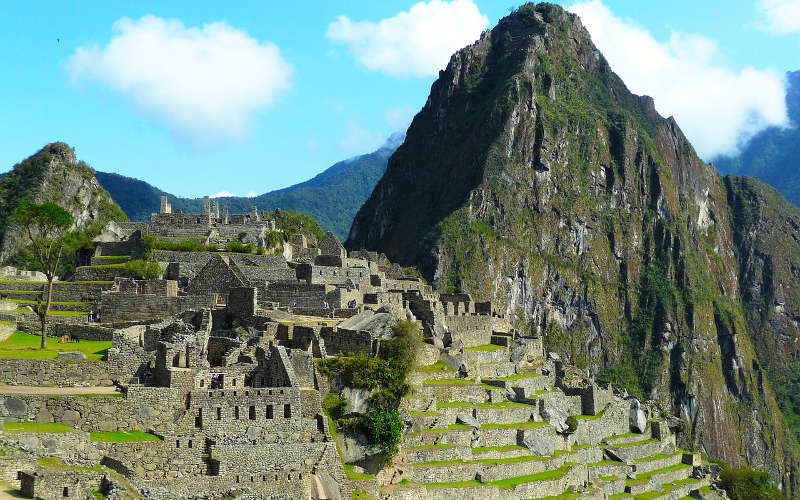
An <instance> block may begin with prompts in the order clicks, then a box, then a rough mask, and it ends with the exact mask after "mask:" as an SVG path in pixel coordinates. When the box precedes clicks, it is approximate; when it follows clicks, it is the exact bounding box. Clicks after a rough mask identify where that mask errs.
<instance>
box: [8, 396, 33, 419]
mask: <svg viewBox="0 0 800 500" xmlns="http://www.w3.org/2000/svg"><path fill="white" fill-rule="evenodd" d="M6 410H8V413H9V415H11V416H13V417H26V416H28V403H26V402H25V401H24V400H22V399H20V398H7V399H6Z"/></svg>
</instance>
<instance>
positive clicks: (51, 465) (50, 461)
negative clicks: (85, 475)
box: [36, 457, 104, 472]
mask: <svg viewBox="0 0 800 500" xmlns="http://www.w3.org/2000/svg"><path fill="white" fill-rule="evenodd" d="M36 463H38V464H39V465H41V466H42V467H45V468H48V469H73V470H83V471H97V472H101V471H103V470H104V468H103V466H102V465H95V466H93V467H78V466H75V465H67V464H65V463H64V461H63V460H61V459H60V458H58V457H42V458H39V459H37V460H36Z"/></svg>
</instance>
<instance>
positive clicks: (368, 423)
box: [361, 405, 403, 456]
mask: <svg viewBox="0 0 800 500" xmlns="http://www.w3.org/2000/svg"><path fill="white" fill-rule="evenodd" d="M361 426H362V427H363V429H364V433H365V434H366V435H367V437H368V438H369V440H370V442H371V443H374V444H377V445H378V447H379V448H380V449H381V451H382V452H384V453H385V454H386V455H387V456H392V455H394V454H395V453H397V445H398V443H400V438H402V437H403V422H402V421H401V420H400V414H399V413H398V412H397V410H390V409H388V408H386V407H384V406H383V405H376V406H374V407H373V408H372V409H371V410H370V411H369V413H367V414H366V415H364V418H363V419H362V420H361Z"/></svg>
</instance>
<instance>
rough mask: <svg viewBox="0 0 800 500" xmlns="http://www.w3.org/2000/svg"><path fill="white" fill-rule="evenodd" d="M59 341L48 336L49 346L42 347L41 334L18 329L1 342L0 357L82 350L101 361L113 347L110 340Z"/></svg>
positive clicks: (44, 355)
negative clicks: (61, 342) (32, 333)
mask: <svg viewBox="0 0 800 500" xmlns="http://www.w3.org/2000/svg"><path fill="white" fill-rule="evenodd" d="M81 314H83V313H81ZM58 341H59V339H58V338H56V337H47V340H46V345H47V348H46V349H40V348H39V346H40V345H41V342H42V338H41V336H39V335H31V334H30V333H25V332H22V331H16V332H14V333H12V334H11V336H10V337H8V338H7V339H5V340H4V341H2V342H0V358H22V359H55V358H56V357H57V356H58V353H59V352H69V351H80V352H82V353H84V354H86V358H87V359H89V360H93V361H99V360H101V359H103V358H104V357H105V355H106V352H107V351H108V348H109V347H111V341H109V340H82V341H80V342H66V343H63V344H60V343H59V342H58Z"/></svg>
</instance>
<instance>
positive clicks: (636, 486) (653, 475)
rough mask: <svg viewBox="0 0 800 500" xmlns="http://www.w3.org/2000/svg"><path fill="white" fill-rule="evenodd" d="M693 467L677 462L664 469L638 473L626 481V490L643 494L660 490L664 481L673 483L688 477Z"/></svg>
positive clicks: (633, 493)
mask: <svg viewBox="0 0 800 500" xmlns="http://www.w3.org/2000/svg"><path fill="white" fill-rule="evenodd" d="M692 470H693V467H692V466H691V465H687V464H676V465H671V466H669V467H664V468H662V469H656V470H652V471H650V472H643V473H641V474H637V475H636V477H635V478H634V479H628V480H627V481H626V482H625V491H627V492H628V493H630V494H631V495H634V496H636V495H641V494H642V493H644V492H646V491H652V490H654V491H659V490H660V489H661V485H662V484H664V483H672V482H675V481H680V480H682V479H686V478H688V477H689V476H690V475H691V474H692Z"/></svg>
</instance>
